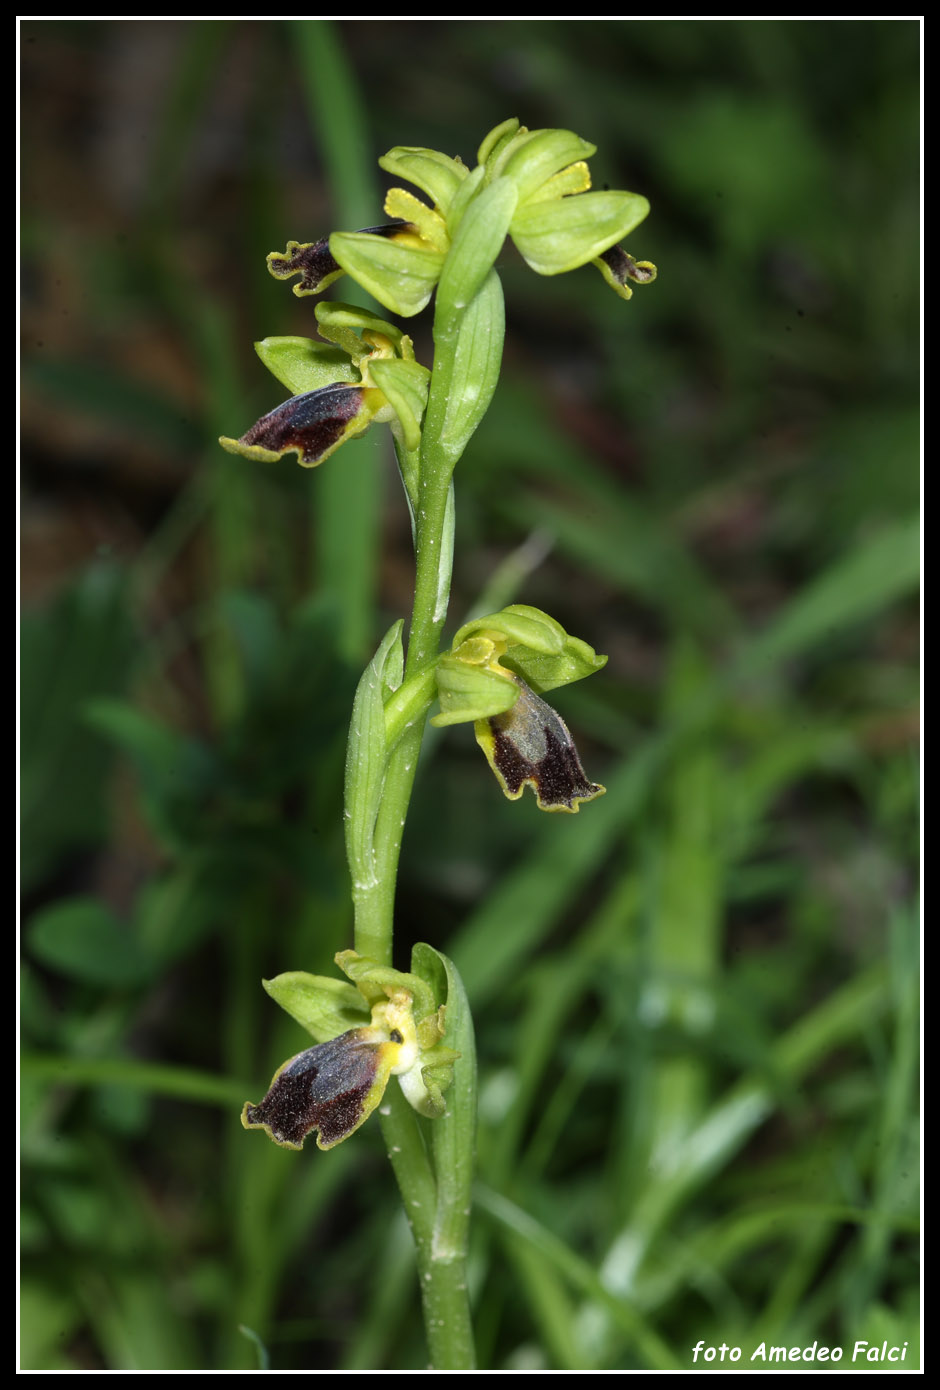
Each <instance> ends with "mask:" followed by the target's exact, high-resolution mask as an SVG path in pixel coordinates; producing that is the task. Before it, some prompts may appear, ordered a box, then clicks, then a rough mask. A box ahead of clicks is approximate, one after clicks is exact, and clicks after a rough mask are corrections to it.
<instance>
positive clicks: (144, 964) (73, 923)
mask: <svg viewBox="0 0 940 1390" xmlns="http://www.w3.org/2000/svg"><path fill="white" fill-rule="evenodd" d="M28 940H29V946H30V950H31V952H32V954H33V955H34V956H35V957H36V959H37V960H39V961H41V962H42V963H43V965H47V966H48V967H49V968H50V969H51V970H55V971H57V972H58V973H59V974H60V975H67V976H69V977H70V978H72V979H74V980H81V981H83V982H84V983H86V984H93V985H100V986H103V987H111V988H121V987H128V986H131V985H138V984H141V983H143V981H145V980H146V979H147V978H148V977H149V976H150V974H151V972H152V969H153V962H152V961H151V960H149V959H148V957H147V956H146V955H145V954H144V952H143V951H142V950H141V948H140V945H139V943H138V942H137V941H136V939H135V938H134V937H133V936H132V935H131V934H130V932H129V930H128V928H127V927H126V926H125V925H124V924H123V923H122V922H119V921H118V919H117V918H116V917H115V916H114V914H113V913H111V912H109V911H108V909H107V908H106V907H104V906H103V905H102V904H101V903H99V902H97V901H96V900H95V899H94V898H73V899H70V900H69V901H67V902H63V903H59V904H57V905H56V906H55V907H50V908H47V909H46V910H45V911H44V912H40V913H38V914H37V916H35V917H34V918H33V919H32V921H31V922H30V925H29V932H28Z"/></svg>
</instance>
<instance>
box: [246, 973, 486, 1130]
mask: <svg viewBox="0 0 940 1390" xmlns="http://www.w3.org/2000/svg"><path fill="white" fill-rule="evenodd" d="M422 951H423V952H424V955H425V956H427V954H428V953H429V951H430V948H429V947H416V948H415V954H416V958H417V959H419V960H420V959H423V957H422V955H421V952H422ZM433 954H435V955H436V953H433ZM440 959H441V960H443V957H441V958H440ZM336 961H337V964H338V965H339V966H340V967H341V968H342V969H343V970H344V971H345V973H346V974H347V976H348V977H349V978H350V980H353V981H355V985H352V984H346V983H344V982H341V981H339V980H336V979H332V978H329V977H326V976H318V975H308V974H305V973H304V972H302V971H291V972H289V973H287V974H285V975H278V976H277V977H276V978H275V979H273V980H266V981H265V989H266V990H267V991H268V993H269V994H270V995H271V996H272V998H274V999H275V1000H276V1001H277V1002H278V1003H279V1004H280V1005H281V1007H282V1008H284V1009H286V1011H287V1012H288V1013H289V1014H291V1016H292V1017H293V1018H295V1019H296V1020H297V1022H298V1023H300V1024H302V1025H303V1027H305V1028H306V1029H307V1030H308V1032H310V1033H312V1034H313V1035H314V1037H316V1038H319V1039H321V1041H319V1042H318V1044H317V1046H315V1047H309V1048H307V1050H306V1051H305V1052H299V1053H298V1054H297V1056H296V1057H291V1058H290V1059H289V1060H288V1061H287V1062H285V1063H284V1064H283V1066H281V1067H279V1068H278V1070H277V1071H276V1072H275V1074H274V1076H273V1078H272V1080H271V1085H270V1087H269V1088H268V1092H267V1094H266V1095H265V1097H264V1099H263V1100H262V1101H261V1102H260V1104H258V1105H253V1104H251V1102H250V1101H249V1102H248V1103H247V1104H246V1105H245V1106H244V1108H243V1110H242V1116H241V1119H242V1124H243V1125H244V1127H245V1128H246V1129H263V1130H264V1131H265V1133H266V1134H267V1135H268V1137H269V1138H271V1139H273V1140H274V1142H275V1144H280V1145H281V1146H282V1147H283V1148H288V1149H300V1148H303V1143H304V1140H305V1139H306V1137H307V1135H308V1134H310V1133H312V1132H313V1131H316V1132H317V1147H318V1148H321V1149H331V1148H332V1147H333V1146H334V1144H339V1143H341V1141H342V1140H343V1139H346V1138H348V1137H349V1135H350V1134H352V1133H353V1132H354V1131H355V1130H357V1129H358V1128H359V1126H360V1125H361V1124H362V1123H363V1122H364V1121H365V1120H367V1119H368V1117H369V1116H370V1115H371V1114H372V1111H373V1110H374V1109H375V1107H376V1106H377V1105H378V1104H379V1102H380V1101H381V1099H382V1097H383V1095H384V1094H385V1088H386V1086H387V1085H388V1082H389V1079H390V1077H392V1076H397V1077H398V1079H399V1083H400V1085H401V1088H402V1091H403V1093H404V1095H405V1097H406V1099H407V1100H408V1102H409V1104H411V1105H412V1106H413V1107H414V1108H415V1109H416V1110H417V1111H419V1113H420V1114H422V1115H427V1116H429V1117H430V1118H432V1119H433V1118H439V1117H440V1116H441V1115H442V1114H443V1113H444V1108H445V1102H444V1099H443V1092H444V1091H445V1090H446V1089H447V1087H448V1086H449V1085H450V1082H451V1081H452V1079H453V1063H454V1062H455V1061H456V1060H457V1058H458V1056H459V1053H457V1052H454V1051H453V1049H451V1048H447V1047H444V1046H443V1045H442V1040H443V1038H444V1034H445V1024H444V1016H445V1008H444V1006H443V1005H442V1004H438V1003H437V1001H436V999H435V997H434V992H433V990H432V988H431V986H430V985H429V984H428V982H427V980H425V979H424V978H423V977H421V976H419V975H415V974H404V973H403V972H401V971H398V970H392V969H391V968H390V967H386V966H380V965H379V964H378V963H377V962H375V961H372V960H369V959H368V957H366V956H359V955H357V954H356V952H355V951H341V952H340V953H339V955H338V956H337V957H336ZM357 1020H363V1022H362V1023H361V1024H360V1026H357V1027H353V1028H346V1030H345V1031H343V1032H340V1033H339V1034H338V1036H330V1035H331V1034H335V1032H336V1030H337V1029H341V1028H343V1027H344V1025H346V1024H348V1023H350V1022H355V1021H357ZM364 1020H370V1021H369V1022H368V1023H366V1022H364Z"/></svg>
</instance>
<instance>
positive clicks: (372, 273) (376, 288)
mask: <svg viewBox="0 0 940 1390" xmlns="http://www.w3.org/2000/svg"><path fill="white" fill-rule="evenodd" d="M330 251H331V252H332V254H333V256H334V258H335V259H336V261H337V262H338V263H339V264H340V265H341V266H342V267H343V269H344V270H345V271H346V273H347V274H348V275H351V276H352V278H353V279H354V280H355V281H356V282H357V283H358V284H360V285H362V287H363V289H366V290H368V291H369V293H370V294H371V295H372V296H373V298H375V299H377V300H378V301H379V303H380V304H382V305H384V307H385V308H386V309H391V311H392V313H393V314H401V315H402V317H404V318H410V317H411V316H412V315H413V314H418V313H420V312H421V310H422V309H423V308H424V306H425V304H427V302H428V300H429V299H430V298H431V295H432V294H433V292H434V286H435V285H436V284H437V281H438V277H439V276H440V273H441V269H442V267H443V264H444V257H443V255H442V254H441V252H440V251H434V250H432V249H431V248H430V247H429V246H425V245H424V244H421V245H408V244H406V243H405V242H404V241H403V240H396V241H389V240H387V239H386V238H385V237H381V236H373V235H371V234H370V233H368V232H334V233H333V235H332V236H331V237H330Z"/></svg>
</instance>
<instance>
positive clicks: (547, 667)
mask: <svg viewBox="0 0 940 1390" xmlns="http://www.w3.org/2000/svg"><path fill="white" fill-rule="evenodd" d="M445 660H447V661H448V669H449V663H450V661H451V660H453V661H455V662H457V663H458V664H460V665H463V666H465V667H466V668H467V669H468V670H478V671H479V670H481V669H482V670H485V671H486V672H487V674H489V675H495V676H496V677H497V679H503V680H506V681H509V682H512V674H513V673H515V674H516V675H519V676H521V677H522V679H523V680H524V681H525V682H526V684H527V685H530V686H532V688H533V689H534V690H535V691H537V692H539V693H542V692H544V691H546V690H554V689H555V688H556V687H557V686H561V685H571V684H572V683H573V682H574V681H579V680H583V679H584V677H585V676H590V675H592V674H593V673H594V672H595V671H600V670H601V669H602V668H603V667H604V666H605V665H606V664H607V658H606V656H598V654H597V652H595V650H594V648H593V647H591V646H589V645H588V643H587V642H583V641H582V640H581V639H580V638H579V637H571V636H569V635H568V633H567V632H565V629H564V628H563V627H562V626H561V623H559V622H556V620H555V619H554V618H551V617H549V615H548V614H547V613H543V612H542V611H541V609H538V608H533V607H531V606H530V605H529V604H526V603H513V604H510V605H509V607H508V608H504V609H502V610H501V611H500V612H499V613H488V614H486V615H485V616H483V617H481V618H474V619H472V620H471V621H470V622H469V623H464V625H463V627H462V628H460V629H459V630H458V631H457V633H456V634H455V636H454V641H453V646H452V649H451V652H450V653H449V654H448V655H447V657H441V658H440V661H439V663H438V671H439V675H438V685H439V686H440V683H441V678H440V670H441V667H442V665H443V663H444V661H445ZM504 668H508V669H504ZM446 680H447V682H449V684H450V686H451V687H452V688H454V689H456V688H457V687H458V686H459V681H458V678H457V676H456V675H455V674H453V673H451V674H448V676H447V677H446ZM512 683H513V684H514V682H512ZM478 688H479V689H480V690H481V691H482V686H480V687H478ZM494 698H495V697H494ZM513 704H515V700H510V701H509V702H508V703H507V704H505V705H504V706H503V708H504V709H509V708H511V707H512V705H513ZM456 707H457V706H456V704H455V703H454V701H453V700H451V699H449V700H448V705H447V709H448V710H453V709H455V708H456ZM441 708H442V710H443V709H444V708H445V706H444V701H443V698H442V701H441ZM500 712H501V711H499V710H495V709H494V710H491V711H488V710H482V709H481V712H480V714H479V715H477V716H475V717H476V718H478V719H482V718H487V717H490V716H491V715H494V714H498V713H500ZM432 722H435V723H436V722H437V720H434V721H432ZM443 722H445V723H448V724H455V723H458V722H461V721H460V720H458V719H456V718H448V719H446V720H445V721H443Z"/></svg>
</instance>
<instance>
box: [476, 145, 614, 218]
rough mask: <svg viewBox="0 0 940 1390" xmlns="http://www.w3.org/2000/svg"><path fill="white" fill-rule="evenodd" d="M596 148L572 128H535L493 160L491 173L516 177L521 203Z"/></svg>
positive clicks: (493, 176)
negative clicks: (562, 170) (555, 175)
mask: <svg viewBox="0 0 940 1390" xmlns="http://www.w3.org/2000/svg"><path fill="white" fill-rule="evenodd" d="M596 149H597V146H596V145H591V144H589V143H588V141H587V140H582V139H581V137H580V135H575V134H574V132H573V131H571V130H531V131H529V132H528V133H527V134H526V135H524V136H521V137H517V138H516V139H515V140H513V141H512V142H511V144H510V145H508V146H507V147H506V149H505V151H504V152H503V153H502V154H500V155H499V156H498V157H497V158H496V159H495V160H494V161H493V163H492V165H491V170H490V177H491V178H495V177H497V175H502V176H503V177H504V178H507V179H512V181H513V183H514V184H515V185H516V188H517V189H518V190H519V203H520V205H521V204H522V203H524V202H525V201H526V199H527V198H530V197H531V196H532V195H533V194H535V193H537V192H538V190H539V189H540V188H541V187H542V185H543V184H544V183H545V182H546V181H547V180H548V179H550V178H551V177H552V176H553V175H554V174H557V173H558V172H559V170H561V169H565V168H567V166H568V165H569V164H575V163H578V162H580V161H583V160H585V159H590V157H591V155H592V154H594V153H595V151H596Z"/></svg>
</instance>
